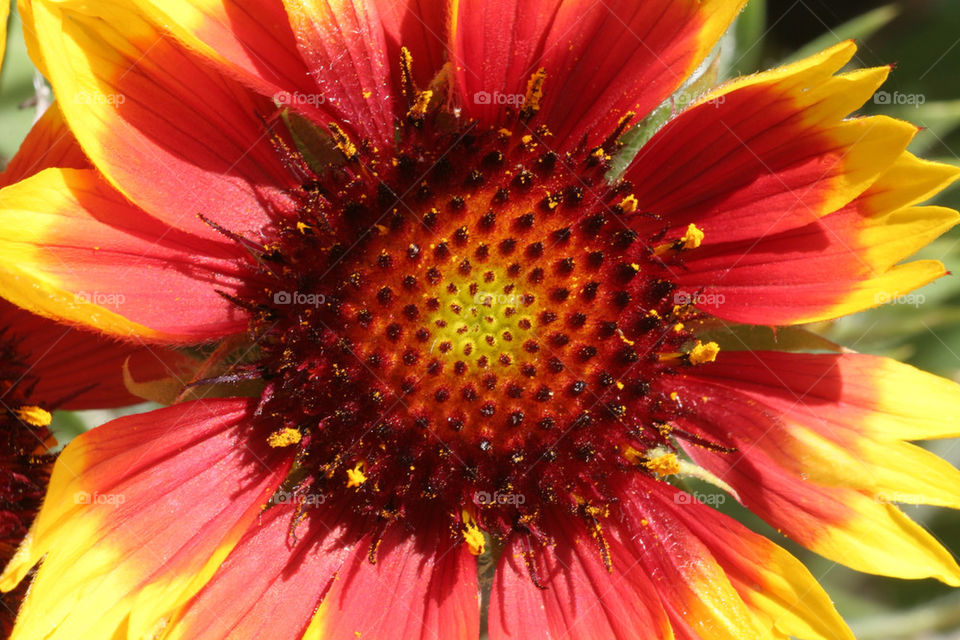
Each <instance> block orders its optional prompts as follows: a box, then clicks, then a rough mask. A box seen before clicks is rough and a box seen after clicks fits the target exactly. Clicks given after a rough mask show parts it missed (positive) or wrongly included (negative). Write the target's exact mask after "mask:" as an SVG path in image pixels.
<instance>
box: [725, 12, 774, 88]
mask: <svg viewBox="0 0 960 640" xmlns="http://www.w3.org/2000/svg"><path fill="white" fill-rule="evenodd" d="M766 31H767V2H766V0H750V2H748V3H747V6H746V7H745V8H744V10H743V12H742V13H741V14H740V16H739V17H738V18H737V22H736V25H735V26H734V34H735V37H736V41H737V46H736V51H735V55H734V58H733V60H732V62H731V64H730V65H729V68H728V69H726V70H724V73H723V76H724V77H732V76H736V75H740V74H745V73H755V72H757V71H759V70H760V61H761V58H762V57H763V51H764V42H763V41H764V36H765V35H766Z"/></svg>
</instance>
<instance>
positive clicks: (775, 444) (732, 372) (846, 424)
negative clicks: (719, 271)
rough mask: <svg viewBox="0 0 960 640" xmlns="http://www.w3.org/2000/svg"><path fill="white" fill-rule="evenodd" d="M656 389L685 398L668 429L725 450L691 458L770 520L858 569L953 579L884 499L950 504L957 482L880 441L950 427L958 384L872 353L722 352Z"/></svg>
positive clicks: (936, 549)
mask: <svg viewBox="0 0 960 640" xmlns="http://www.w3.org/2000/svg"><path fill="white" fill-rule="evenodd" d="M871 361H872V362H873V366H868V362H871ZM908 370H909V371H913V372H914V373H913V374H908ZM667 386H669V388H670V389H671V390H675V391H677V392H678V393H679V394H680V396H681V397H682V398H685V400H684V406H685V414H684V417H682V418H680V419H678V420H677V421H676V422H677V424H678V426H680V427H682V428H684V429H686V430H688V431H691V432H693V433H695V434H698V435H701V436H702V437H705V438H707V439H709V440H711V441H714V442H719V443H722V444H724V445H725V446H727V447H730V448H732V449H734V451H733V452H731V453H719V452H714V451H709V450H706V449H703V448H701V447H696V446H689V447H687V450H688V452H689V454H690V456H691V457H692V458H693V459H694V461H695V462H697V463H698V464H700V465H701V466H703V467H704V468H706V469H709V470H710V471H711V472H713V473H714V474H716V475H717V476H718V477H719V478H720V479H721V480H723V481H724V482H726V483H728V484H729V485H730V486H732V487H733V488H734V489H735V490H736V491H737V493H738V494H739V496H740V498H741V499H742V500H743V502H744V504H746V505H747V506H748V507H749V508H750V509H751V510H752V511H753V512H755V513H756V514H757V515H759V516H760V517H762V518H763V519H764V520H766V521H767V522H768V523H769V524H771V525H772V526H774V527H776V528H777V529H778V530H780V531H782V532H783V533H785V534H786V535H788V536H790V537H791V538H793V539H795V540H797V541H798V542H800V543H801V544H803V545H805V546H807V547H809V548H811V549H813V550H814V551H816V552H818V553H820V554H822V555H824V556H827V557H828V558H831V559H833V560H836V561H838V562H841V563H843V564H846V565H848V566H851V567H853V568H856V569H858V570H861V571H869V572H873V573H882V574H885V575H895V576H899V577H904V578H920V577H928V576H932V577H936V578H938V579H941V580H943V581H945V582H947V583H949V584H960V567H957V565H956V563H955V561H954V560H953V559H952V558H951V556H950V553H949V552H948V551H946V550H945V549H943V548H942V547H941V546H940V545H939V544H938V543H937V542H936V541H935V540H934V538H933V537H932V536H930V535H929V534H928V533H926V532H925V531H924V530H923V529H922V528H921V527H919V526H918V525H916V524H915V523H913V522H912V521H911V520H910V519H909V518H907V517H906V516H905V515H903V514H902V513H901V512H900V511H899V510H898V509H897V508H896V507H895V506H894V505H893V504H891V503H892V502H894V501H897V495H898V494H897V492H898V491H902V492H903V495H906V496H909V500H910V501H916V502H931V503H934V504H937V503H947V504H950V505H952V506H956V505H957V504H960V496H958V493H957V491H956V490H955V486H949V485H955V484H956V483H955V482H946V483H942V484H945V485H948V486H945V487H941V486H939V484H938V482H937V478H938V477H944V478H952V479H953V480H954V481H955V480H956V478H957V477H958V475H957V472H956V471H955V470H953V469H951V468H950V467H949V465H947V464H946V463H943V462H942V461H940V460H938V459H937V458H936V457H935V456H933V455H932V454H928V453H925V452H923V451H922V450H919V449H917V448H915V447H911V446H910V445H906V444H904V443H900V444H899V445H898V444H897V443H896V439H894V442H893V443H891V442H890V440H889V438H890V434H891V432H893V433H896V430H897V429H898V428H899V429H902V434H903V435H904V436H907V437H909V435H914V436H916V437H922V434H924V433H928V434H937V433H940V434H946V433H950V432H955V431H956V425H955V424H953V423H952V422H950V419H949V418H945V416H947V415H953V414H954V413H955V408H956V406H957V397H960V396H958V392H957V385H955V384H953V383H950V382H949V381H945V380H939V379H937V378H936V377H935V376H931V375H929V374H922V373H920V372H916V370H912V369H911V368H910V367H907V366H906V365H897V364H896V363H892V361H887V360H885V359H882V358H872V359H871V358H867V357H865V356H856V355H850V356H847V355H811V354H788V353H776V352H724V353H721V354H720V356H719V357H718V358H717V361H716V362H715V363H712V364H705V365H700V366H698V367H696V368H695V369H692V370H690V371H689V372H687V373H685V375H684V377H683V378H676V379H674V380H673V381H672V382H670V383H668V384H667ZM898 386H899V389H898V388H897V387H898ZM881 434H886V436H885V437H886V438H887V440H886V443H884V441H883V440H880V437H881ZM901 437H903V436H901ZM898 465H906V467H907V468H910V467H911V466H913V467H914V468H917V467H927V468H928V470H930V475H931V476H932V478H925V477H920V478H916V476H917V475H918V474H916V473H913V474H910V473H906V474H904V473H903V468H902V467H899V466H898ZM891 485H893V486H891Z"/></svg>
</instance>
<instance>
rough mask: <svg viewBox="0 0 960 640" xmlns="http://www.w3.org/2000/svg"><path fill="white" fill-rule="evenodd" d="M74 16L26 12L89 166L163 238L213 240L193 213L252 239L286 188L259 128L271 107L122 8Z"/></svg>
mask: <svg viewBox="0 0 960 640" xmlns="http://www.w3.org/2000/svg"><path fill="white" fill-rule="evenodd" d="M78 6H79V5H70V7H69V8H66V7H65V5H60V4H56V5H51V4H36V5H34V7H33V10H34V18H35V27H36V29H37V32H38V33H39V34H40V35H41V36H42V37H40V38H39V42H40V47H41V50H42V54H43V57H44V62H45V63H46V67H47V72H48V74H49V76H48V77H49V79H50V82H51V84H52V85H53V89H54V93H55V94H56V95H57V96H58V97H59V99H60V106H61V108H62V109H63V112H64V115H65V117H66V120H67V122H68V124H69V125H70V129H71V130H72V131H73V132H74V134H75V135H76V136H77V139H78V140H79V141H80V144H81V146H82V147H83V149H84V151H85V152H86V154H87V156H88V157H89V158H90V159H91V161H92V162H93V163H94V164H95V165H96V166H97V168H98V169H99V170H100V171H101V172H102V173H103V174H104V176H106V177H107V179H108V180H110V182H111V183H113V184H114V186H116V187H117V188H118V189H119V190H120V191H121V192H122V193H123V194H124V195H126V196H127V197H128V198H130V199H131V200H132V201H133V202H135V203H136V204H137V205H139V206H140V207H142V208H143V209H145V210H146V211H148V212H149V213H150V214H151V215H153V216H154V217H156V218H158V219H161V220H163V221H165V222H167V223H169V224H170V226H172V227H175V228H179V229H188V230H191V231H193V232H194V233H196V234H198V235H206V236H207V237H211V238H212V237H216V232H214V231H213V230H212V229H210V228H209V227H208V226H207V225H205V224H204V223H203V222H202V221H201V220H200V219H199V217H198V216H199V215H200V214H202V215H205V216H207V217H208V218H210V219H212V220H215V221H216V222H218V223H220V224H222V225H223V226H225V227H227V228H229V229H230V230H232V231H236V232H238V233H242V232H248V231H250V230H256V229H259V228H260V227H261V226H262V225H263V224H264V223H265V221H266V216H265V214H264V213H263V207H264V206H265V201H266V200H275V199H277V198H280V197H281V196H280V195H279V194H280V192H281V191H282V189H283V188H284V187H286V186H289V183H290V176H289V174H288V172H287V171H286V170H285V169H284V168H283V167H282V165H281V163H280V162H279V160H278V158H277V155H276V152H275V151H274V149H273V148H272V147H271V145H270V144H269V141H268V136H267V135H266V128H265V125H264V124H263V123H262V121H261V120H260V119H259V118H258V114H262V115H264V116H268V115H270V114H272V113H273V112H274V111H275V107H274V105H273V103H272V102H271V101H269V100H266V99H263V98H260V97H258V96H256V95H254V94H253V93H252V92H250V91H249V90H248V89H247V88H246V87H244V86H243V85H242V84H241V83H239V82H238V81H236V80H233V79H232V78H230V77H227V76H226V75H222V74H220V73H218V72H216V71H214V70H212V69H211V68H210V67H209V66H208V65H207V62H206V61H205V60H204V59H202V57H198V56H197V55H196V54H195V53H194V52H192V51H190V50H188V49H187V48H185V47H184V46H183V45H182V44H180V43H178V42H177V41H175V40H173V39H171V38H169V37H167V36H166V35H165V34H164V33H162V31H161V30H159V29H158V28H156V27H154V26H152V25H151V24H149V23H148V22H146V21H145V20H144V19H143V18H141V17H140V16H139V15H137V14H136V13H133V12H132V11H129V10H126V9H124V8H123V7H122V6H120V5H114V4H102V3H100V4H87V5H84V6H83V7H82V8H80V9H77V7H78ZM114 25H123V29H122V32H121V31H120V30H118V28H117V27H115V26H114Z"/></svg>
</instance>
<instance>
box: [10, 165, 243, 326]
mask: <svg viewBox="0 0 960 640" xmlns="http://www.w3.org/2000/svg"><path fill="white" fill-rule="evenodd" d="M0 209H2V211H3V216H4V224H5V225H6V227H7V229H8V230H7V232H6V233H5V236H4V238H2V239H0V254H4V255H6V256H7V258H8V260H7V264H6V267H4V269H3V270H4V271H7V272H8V274H9V275H8V276H6V277H5V278H4V279H3V280H2V281H0V292H2V293H3V295H4V296H5V297H7V298H9V299H10V300H12V301H13V302H15V303H16V304H18V305H20V306H22V307H25V308H27V309H29V310H31V311H33V312H35V313H39V314H41V315H45V316H50V317H55V318H62V319H64V320H68V321H70V322H73V323H82V324H84V325H86V326H88V327H92V328H97V329H99V330H101V331H103V332H105V333H111V334H114V335H118V336H121V337H129V335H130V334H131V333H136V334H138V335H140V336H142V337H144V338H145V339H150V340H154V341H156V340H164V341H170V340H175V341H188V342H189V341H192V342H196V341H200V340H206V339H211V338H215V337H219V336H223V335H227V334H231V333H236V332H238V331H243V330H244V329H245V327H246V320H245V316H244V314H241V313H239V312H238V310H237V309H236V308H235V307H234V305H232V303H230V302H228V301H227V300H225V299H224V298H223V297H222V296H220V295H219V294H218V293H217V289H220V290H224V291H235V290H236V287H237V286H238V282H239V277H240V274H239V273H238V271H237V269H238V262H239V260H238V252H239V249H237V247H236V246H235V245H233V244H232V243H230V242H229V241H226V240H223V239H220V240H218V241H213V240H207V239H204V238H199V237H197V236H194V235H191V234H189V233H187V232H184V231H180V230H177V229H174V228H171V227H169V226H167V225H165V224H163V223H161V222H158V221H157V220H155V219H153V218H151V217H150V216H148V215H146V214H145V213H144V212H142V211H140V210H138V209H137V208H136V207H134V206H132V205H131V204H130V203H129V202H128V201H127V200H126V199H125V198H124V197H123V196H122V195H121V194H119V193H118V192H116V191H114V190H113V189H111V188H110V187H109V185H107V184H106V183H105V182H104V181H103V180H102V179H101V178H100V176H99V175H98V174H97V173H96V172H95V171H92V170H77V169H47V170H45V171H43V172H41V173H39V174H37V175H35V176H33V177H31V178H28V179H27V180H24V181H21V182H18V183H17V184H14V185H11V186H9V187H7V188H6V189H4V190H3V191H2V192H0ZM144 283H150V285H149V286H144Z"/></svg>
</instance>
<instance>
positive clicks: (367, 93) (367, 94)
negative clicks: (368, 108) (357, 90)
mask: <svg viewBox="0 0 960 640" xmlns="http://www.w3.org/2000/svg"><path fill="white" fill-rule="evenodd" d="M372 95H373V91H370V90H369V89H366V90H364V92H363V99H364V100H369V99H370V96H372Z"/></svg>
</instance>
